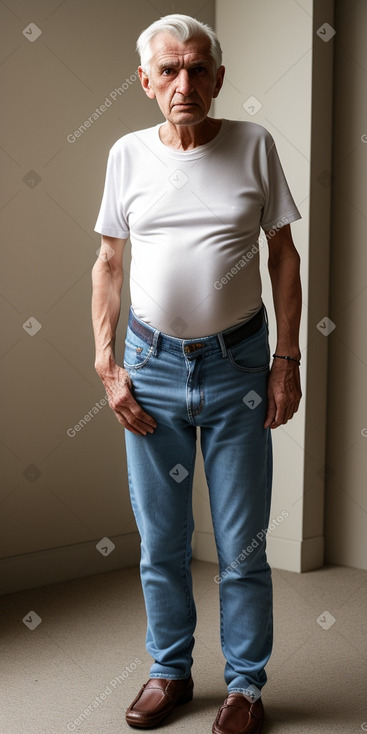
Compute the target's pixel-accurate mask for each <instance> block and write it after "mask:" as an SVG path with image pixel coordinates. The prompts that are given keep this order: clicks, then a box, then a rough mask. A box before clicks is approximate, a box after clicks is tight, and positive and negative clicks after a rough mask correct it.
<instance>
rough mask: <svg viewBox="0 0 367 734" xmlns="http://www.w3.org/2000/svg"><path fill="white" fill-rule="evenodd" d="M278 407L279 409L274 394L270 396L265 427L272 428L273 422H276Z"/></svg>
mask: <svg viewBox="0 0 367 734" xmlns="http://www.w3.org/2000/svg"><path fill="white" fill-rule="evenodd" d="M276 409H277V406H276V403H275V400H274V398H273V397H272V396H269V398H268V409H267V412H266V419H265V423H264V428H270V427H271V426H272V424H273V423H274V420H275V415H276Z"/></svg>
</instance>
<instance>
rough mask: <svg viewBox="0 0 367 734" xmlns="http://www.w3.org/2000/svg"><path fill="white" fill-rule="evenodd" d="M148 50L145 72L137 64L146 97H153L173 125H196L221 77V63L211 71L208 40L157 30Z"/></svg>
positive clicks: (203, 37)
mask: <svg viewBox="0 0 367 734" xmlns="http://www.w3.org/2000/svg"><path fill="white" fill-rule="evenodd" d="M151 51H152V58H151V60H150V64H149V70H148V75H146V74H144V72H143V71H142V69H141V67H139V76H140V79H141V83H142V86H143V89H144V91H145V92H146V94H147V95H148V97H149V98H150V99H154V98H156V100H157V102H158V105H159V107H160V109H161V111H162V113H163V115H164V117H165V118H166V120H169V122H172V123H173V124H174V125H196V124H197V123H199V122H202V121H203V120H205V118H206V117H207V115H208V112H209V109H210V105H211V101H212V99H213V98H214V97H217V95H218V94H219V91H220V89H221V87H222V84H223V76H224V66H220V67H219V69H218V70H217V71H215V62H214V60H213V58H212V56H210V42H209V40H208V39H207V38H205V36H198V37H196V38H192V39H190V40H188V41H179V40H178V39H177V38H175V36H171V35H170V34H169V33H157V35H156V36H153V38H152V41H151Z"/></svg>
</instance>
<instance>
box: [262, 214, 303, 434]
mask: <svg viewBox="0 0 367 734" xmlns="http://www.w3.org/2000/svg"><path fill="white" fill-rule="evenodd" d="M265 234H267V233H265ZM268 242H269V260H268V267H269V274H270V279H271V284H272V289H273V300H274V309H275V316H276V322H277V345H276V349H275V354H280V355H283V356H290V357H294V358H295V359H297V360H299V359H300V357H301V353H300V349H299V341H298V340H299V324H300V319H301V307H302V291H301V281H300V276H299V263H300V257H299V254H298V252H297V250H296V248H295V246H294V243H293V240H292V234H291V228H290V225H289V224H287V225H285V226H284V227H281V229H279V230H278V231H277V232H276V234H275V235H274V234H272V236H270V235H269V237H268ZM301 397H302V392H301V385H300V376H299V366H298V364H297V362H294V361H291V360H285V359H274V361H273V364H272V367H271V370H270V374H269V381H268V412H267V416H266V421H265V424H264V426H265V428H268V427H270V428H277V427H278V426H280V425H281V424H284V423H287V421H289V420H290V419H291V418H292V417H293V415H294V413H295V412H296V411H297V410H298V406H299V402H300V399H301Z"/></svg>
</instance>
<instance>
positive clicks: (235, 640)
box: [124, 313, 272, 695]
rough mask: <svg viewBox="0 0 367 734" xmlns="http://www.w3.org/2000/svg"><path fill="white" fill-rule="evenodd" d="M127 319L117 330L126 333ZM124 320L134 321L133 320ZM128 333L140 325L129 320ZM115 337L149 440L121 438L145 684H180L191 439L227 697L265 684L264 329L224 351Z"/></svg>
mask: <svg viewBox="0 0 367 734" xmlns="http://www.w3.org/2000/svg"><path fill="white" fill-rule="evenodd" d="M131 317H132V314H131V313H130V320H129V324H130V325H131ZM135 319H136V317H135ZM135 323H138V324H139V323H140V324H143V322H141V321H140V322H139V319H136V322H135ZM130 325H129V326H128V328H127V334H126V343H125V358H124V367H125V369H126V370H127V371H128V373H129V375H130V378H131V380H132V384H133V392H134V396H135V399H136V400H137V401H138V403H139V404H140V405H141V406H142V407H143V409H144V410H145V411H146V412H147V413H148V414H150V415H152V416H153V417H154V418H155V420H156V422H157V428H156V429H155V432H154V433H153V434H148V435H147V436H137V435H135V434H133V433H131V432H130V431H127V430H126V431H125V437H126V452H127V463H128V477H129V487H130V496H131V504H132V508H133V511H134V515H135V519H136V523H137V526H138V530H139V533H140V536H141V565H140V570H141V581H142V588H143V593H144V600H145V605H146V612H147V620H148V626H147V640H146V643H147V650H148V652H149V653H150V655H151V656H152V657H153V659H154V663H153V665H152V667H151V671H150V675H151V677H152V678H159V677H161V678H173V679H183V678H187V677H188V676H189V675H190V669H191V665H192V662H193V661H192V651H193V646H194V630H195V624H196V611H195V603H194V599H193V594H192V581H191V572H190V561H191V555H192V552H191V539H192V533H193V529H194V522H193V514H192V480H193V472H194V462H195V453H196V428H197V426H200V429H201V432H200V435H201V448H202V453H203V457H204V465H205V473H206V478H207V483H208V488H209V496H210V507H211V514H212V519H213V527H214V534H215V541H216V547H217V552H218V560H219V574H218V575H217V576H216V577H215V579H214V580H213V583H214V582H215V581H216V582H217V583H218V586H219V595H220V625H221V644H222V650H223V654H224V657H225V659H226V665H225V673H224V677H225V681H226V683H227V685H228V690H229V691H232V692H233V691H239V692H247V691H248V690H249V688H250V687H251V686H255V687H256V688H257V689H258V693H257V695H259V692H260V691H261V688H262V686H263V685H264V683H265V682H266V673H265V665H266V663H267V661H268V659H269V657H270V653H271V648H272V580H271V570H270V567H269V564H268V563H267V559H266V552H265V546H266V538H265V530H266V528H267V525H268V521H269V511H270V499H271V478H272V448H271V432H270V430H269V429H264V427H263V426H264V421H265V415H266V408H267V380H268V373H269V357H270V354H269V345H268V327H267V323H266V321H265V320H263V322H262V325H261V326H260V328H259V330H258V331H257V332H256V333H255V334H253V335H252V336H249V337H248V338H245V339H243V340H242V341H241V342H240V343H237V344H235V346H231V347H230V348H227V347H226V345H225V343H224V336H225V335H226V334H228V333H230V332H232V331H233V330H232V329H230V330H227V331H226V332H222V334H221V335H219V336H218V335H214V336H209V337H204V338H202V339H192V340H182V339H178V338H175V337H171V336H167V335H165V334H162V333H161V332H159V331H157V330H155V329H153V328H151V327H149V326H147V325H146V324H144V326H145V327H146V328H147V329H148V330H149V332H150V337H151V339H150V341H152V343H151V344H148V343H147V342H146V341H145V340H144V339H143V338H142V337H141V336H140V335H139V334H137V333H135V332H134V331H132V329H131V328H130Z"/></svg>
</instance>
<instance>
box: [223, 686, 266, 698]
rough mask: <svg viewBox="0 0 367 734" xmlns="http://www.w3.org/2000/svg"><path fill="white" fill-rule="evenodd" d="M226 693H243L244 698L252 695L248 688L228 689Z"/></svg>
mask: <svg viewBox="0 0 367 734" xmlns="http://www.w3.org/2000/svg"><path fill="white" fill-rule="evenodd" d="M259 692H260V691H259ZM228 693H243V695H244V696H246V695H248V696H249V695H251V694H252V695H253V691H251V690H249V689H248V688H228ZM257 698H261V694H260V695H259V696H257Z"/></svg>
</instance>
